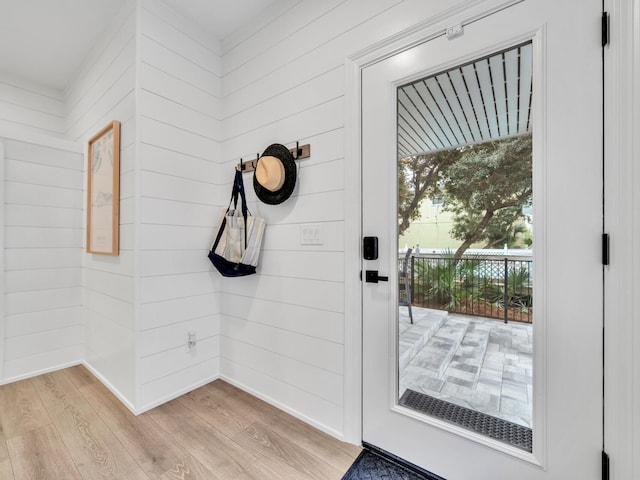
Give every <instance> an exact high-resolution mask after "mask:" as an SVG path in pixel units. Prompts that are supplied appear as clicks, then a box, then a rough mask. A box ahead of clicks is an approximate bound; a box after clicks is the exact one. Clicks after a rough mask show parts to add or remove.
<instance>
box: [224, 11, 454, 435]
mask: <svg viewBox="0 0 640 480" xmlns="http://www.w3.org/2000/svg"><path fill="white" fill-rule="evenodd" d="M445 3H446V2H424V1H418V0H406V1H400V0H371V1H369V0H367V1H364V0H348V1H347V0H330V1H325V2H314V1H311V0H301V1H290V2H286V3H280V4H278V8H280V10H279V11H277V12H276V11H275V10H274V16H275V18H272V19H269V18H268V15H265V16H264V17H265V19H266V20H265V21H264V22H263V23H261V24H259V25H255V26H254V27H253V28H249V29H244V30H242V31H240V32H239V33H238V34H236V35H234V36H232V37H230V38H229V39H227V40H226V41H225V42H224V43H223V76H222V89H223V113H224V115H223V144H222V152H223V160H224V162H223V168H224V169H225V171H231V167H232V165H233V163H235V162H236V161H237V159H238V157H240V156H243V155H247V154H250V153H251V152H256V151H260V150H262V149H264V148H265V147H266V146H267V145H269V144H270V143H274V142H278V143H285V144H287V145H288V146H292V145H293V144H295V141H297V140H299V141H300V142H301V143H310V144H311V158H310V159H307V160H302V161H300V162H299V165H300V166H299V180H298V183H297V185H296V189H295V191H294V194H293V196H292V197H291V198H290V199H289V200H287V201H286V202H285V203H283V204H281V205H278V206H268V205H265V204H262V203H253V204H252V205H251V206H252V210H253V211H254V213H256V214H259V215H262V216H264V217H266V219H267V224H268V227H267V232H266V238H265V244H264V252H263V255H262V258H261V262H262V263H261V265H260V267H259V274H258V275H256V276H255V277H253V278H247V279H229V280H228V281H225V282H224V283H223V286H222V313H223V315H222V318H221V335H222V338H221V361H220V363H221V373H222V375H223V376H224V377H226V378H229V379H230V380H232V381H233V382H235V383H237V384H239V385H241V386H243V387H244V388H246V389H248V390H250V391H252V392H254V393H257V394H258V395H260V396H262V397H264V398H266V399H268V400H269V401H271V402H273V403H275V404H277V405H280V406H282V407H283V408H285V409H287V410H289V411H291V412H294V413H295V414H296V415H298V416H300V417H302V418H304V419H306V420H307V421H309V422H311V423H312V424H315V425H317V426H319V427H321V428H323V429H324V430H326V431H328V432H331V433H333V434H334V435H337V436H344V435H345V424H346V423H345V422H347V421H348V419H346V418H345V416H346V408H347V407H346V406H345V401H344V399H345V394H346V392H345V386H344V382H345V372H346V371H347V370H348V369H349V368H352V366H350V365H346V364H345V357H346V352H345V348H346V347H345V343H344V341H345V337H344V332H345V328H346V326H347V325H346V322H357V321H359V319H352V318H349V319H345V304H344V302H345V279H344V272H345V270H344V264H345V228H346V225H345V208H346V207H345V193H346V190H345V188H348V186H346V185H345V163H344V162H345V158H344V157H345V143H349V142H351V140H350V139H346V138H344V135H345V121H346V120H345V119H346V116H347V114H346V112H347V109H348V108H349V106H347V105H345V100H344V98H345V88H346V87H345V78H346V72H345V60H346V58H347V56H348V55H351V54H354V53H356V52H359V51H361V50H363V49H365V48H367V47H369V46H370V45H372V44H374V43H376V42H378V41H381V40H383V39H385V38H386V37H388V36H391V35H393V34H396V33H398V32H400V31H401V30H403V29H406V28H408V27H410V26H412V25H414V24H416V23H418V22H419V21H421V20H423V19H427V18H429V17H430V16H433V15H436V14H437V13H438V11H441V10H442V9H443V8H444V7H446V5H445ZM283 7H286V8H285V9H284V10H282V8H283ZM250 181H251V177H250V175H247V176H246V179H245V183H247V182H250ZM249 185H250V183H249ZM252 190H253V189H252V188H248V191H249V192H250V194H251V198H252V200H254V201H255V196H254V195H253V191H252ZM304 224H314V225H319V226H320V227H321V230H322V238H323V244H322V245H317V246H305V245H300V229H301V226H302V225H304ZM350 228H351V230H350V231H353V228H354V227H353V226H351V227H350ZM356 240H357V239H356ZM346 434H347V436H349V437H350V438H357V437H355V436H354V432H351V433H349V432H347V433H346Z"/></svg>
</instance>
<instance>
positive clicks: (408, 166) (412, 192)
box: [398, 148, 462, 235]
mask: <svg viewBox="0 0 640 480" xmlns="http://www.w3.org/2000/svg"><path fill="white" fill-rule="evenodd" d="M461 155H462V150H461V149H457V148H454V149H452V150H446V151H442V152H436V153H428V154H422V155H415V156H412V157H406V158H401V159H400V160H399V161H398V235H402V233H404V231H405V230H406V229H407V228H409V225H410V224H411V220H415V219H417V218H418V217H419V216H420V206H421V204H422V201H423V200H424V199H425V198H428V197H432V196H434V195H436V194H437V193H438V191H439V188H438V185H439V184H440V183H442V181H443V180H444V178H445V176H446V172H447V170H448V168H449V167H450V166H451V165H452V164H453V163H455V162H456V161H457V160H458V159H459V158H460V156H461Z"/></svg>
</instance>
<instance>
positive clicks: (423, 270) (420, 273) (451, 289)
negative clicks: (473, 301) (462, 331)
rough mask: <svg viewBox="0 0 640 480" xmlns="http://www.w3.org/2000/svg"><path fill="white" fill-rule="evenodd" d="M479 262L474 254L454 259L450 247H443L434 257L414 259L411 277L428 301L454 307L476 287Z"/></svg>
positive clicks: (438, 306)
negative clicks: (420, 260)
mask: <svg viewBox="0 0 640 480" xmlns="http://www.w3.org/2000/svg"><path fill="white" fill-rule="evenodd" d="M479 264H480V260H479V259H478V258H477V257H475V258H465V259H464V260H462V261H456V260H455V258H454V254H453V251H451V250H447V251H445V252H444V253H443V254H442V256H441V258H438V259H435V261H432V262H429V261H428V260H427V261H426V262H417V263H416V271H415V275H414V277H415V279H416V282H417V283H418V285H419V286H420V290H422V291H424V292H425V297H426V300H427V301H428V302H429V303H430V304H431V305H434V306H437V308H443V309H445V310H455V309H456V307H458V306H459V305H460V303H461V302H462V301H464V300H465V299H467V298H469V297H471V296H473V295H477V294H478V292H479V291H480V281H481V279H480V277H479V276H478V274H477V269H478V265H479Z"/></svg>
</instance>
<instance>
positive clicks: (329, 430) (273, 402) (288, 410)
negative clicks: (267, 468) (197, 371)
mask: <svg viewBox="0 0 640 480" xmlns="http://www.w3.org/2000/svg"><path fill="white" fill-rule="evenodd" d="M219 378H220V379H221V380H224V381H225V382H227V383H229V384H231V385H233V386H234V387H237V388H239V389H240V390H242V391H244V392H247V393H249V394H251V395H253V396H254V397H256V398H259V399H260V400H263V401H265V402H267V403H268V404H269V405H272V406H273V407H275V408H277V409H279V410H282V411H283V412H286V413H288V414H290V415H293V416H294V417H296V418H297V419H299V420H301V421H303V422H304V423H306V424H308V425H311V426H312V427H315V428H317V429H318V430H321V431H323V432H324V433H326V434H328V435H331V436H332V437H334V438H337V439H338V440H340V441H342V442H347V443H353V442H350V441H349V440H348V439H346V438H345V436H344V435H343V434H342V433H341V432H338V431H337V430H335V429H333V428H330V427H327V426H326V425H323V424H322V423H319V422H316V421H315V420H314V419H312V418H310V417H308V416H306V415H304V414H302V413H300V412H298V411H297V410H294V409H292V408H290V407H288V406H287V405H284V404H283V403H280V402H278V401H276V400H274V399H273V398H271V397H269V396H268V395H264V394H262V393H261V392H259V391H257V390H254V389H253V388H250V387H248V386H247V385H245V384H243V383H241V382H237V381H235V380H233V379H232V378H229V377H227V376H226V375H224V374H221V375H220V377H219ZM353 444H354V445H356V444H355V443H353Z"/></svg>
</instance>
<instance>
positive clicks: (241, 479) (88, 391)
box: [0, 366, 360, 480]
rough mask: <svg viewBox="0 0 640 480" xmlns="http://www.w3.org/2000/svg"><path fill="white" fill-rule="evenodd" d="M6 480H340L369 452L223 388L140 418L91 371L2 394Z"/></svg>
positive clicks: (0, 459) (66, 373) (58, 375)
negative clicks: (364, 452)
mask: <svg viewBox="0 0 640 480" xmlns="http://www.w3.org/2000/svg"><path fill="white" fill-rule="evenodd" d="M0 426H1V429H0V479H2V480H11V479H16V480H17V479H52V480H62V479H64V480H75V479H85V480H96V479H114V480H115V479H117V480H137V479H144V480H148V479H162V480H169V479H185V480H187V479H188V480H192V479H206V480H217V479H219V480H236V479H237V480H249V479H255V480H267V479H278V480H281V479H284V480H286V479H291V480H305V479H317V480H331V479H340V478H342V476H343V475H344V473H345V472H346V471H347V469H348V468H349V466H350V465H351V463H352V462H353V460H354V459H355V458H356V457H357V455H358V454H359V452H360V448H358V447H356V446H354V445H350V444H346V443H342V442H339V441H338V440H336V439H334V438H333V437H331V436H329V435H326V434H324V433H322V432H320V431H318V430H316V429H314V428H313V427H310V426H309V425H307V424H305V423H304V422H301V421H300V420H298V419H296V418H294V417H292V416H291V415H288V414H286V413H284V412H282V411H280V410H278V409H276V408H274V407H272V406H270V405H268V404H267V403H265V402H263V401H261V400H259V399H257V398H255V397H253V396H251V395H249V394H247V393H245V392H243V391H241V390H239V389H237V388H235V387H233V386H231V385H229V384H228V383H225V382H223V381H222V380H216V381H215V382H212V383H210V384H208V385H206V386H204V387H201V388H199V389H197V390H194V391H193V392H191V393H188V394H186V395H183V396H182V397H180V398H177V399H175V400H173V401H171V402H168V403H166V404H164V405H162V406H160V407H157V408H155V409H153V410H151V411H149V412H146V413H144V414H142V415H139V416H137V417H136V416H134V415H133V414H131V413H130V412H129V410H127V408H126V407H124V406H123V405H122V404H121V403H120V402H119V401H118V400H117V399H116V398H115V397H114V396H113V395H112V394H111V392H109V390H107V388H105V387H104V386H103V385H102V383H100V382H99V381H98V380H97V379H96V378H95V377H94V376H93V375H92V374H91V373H90V372H89V371H88V370H87V369H86V368H84V367H82V366H78V367H72V368H68V369H65V370H60V371H58V372H54V373H49V374H46V375H41V376H39V377H35V378H31V379H28V380H23V381H20V382H16V383H12V384H9V385H4V386H0Z"/></svg>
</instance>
